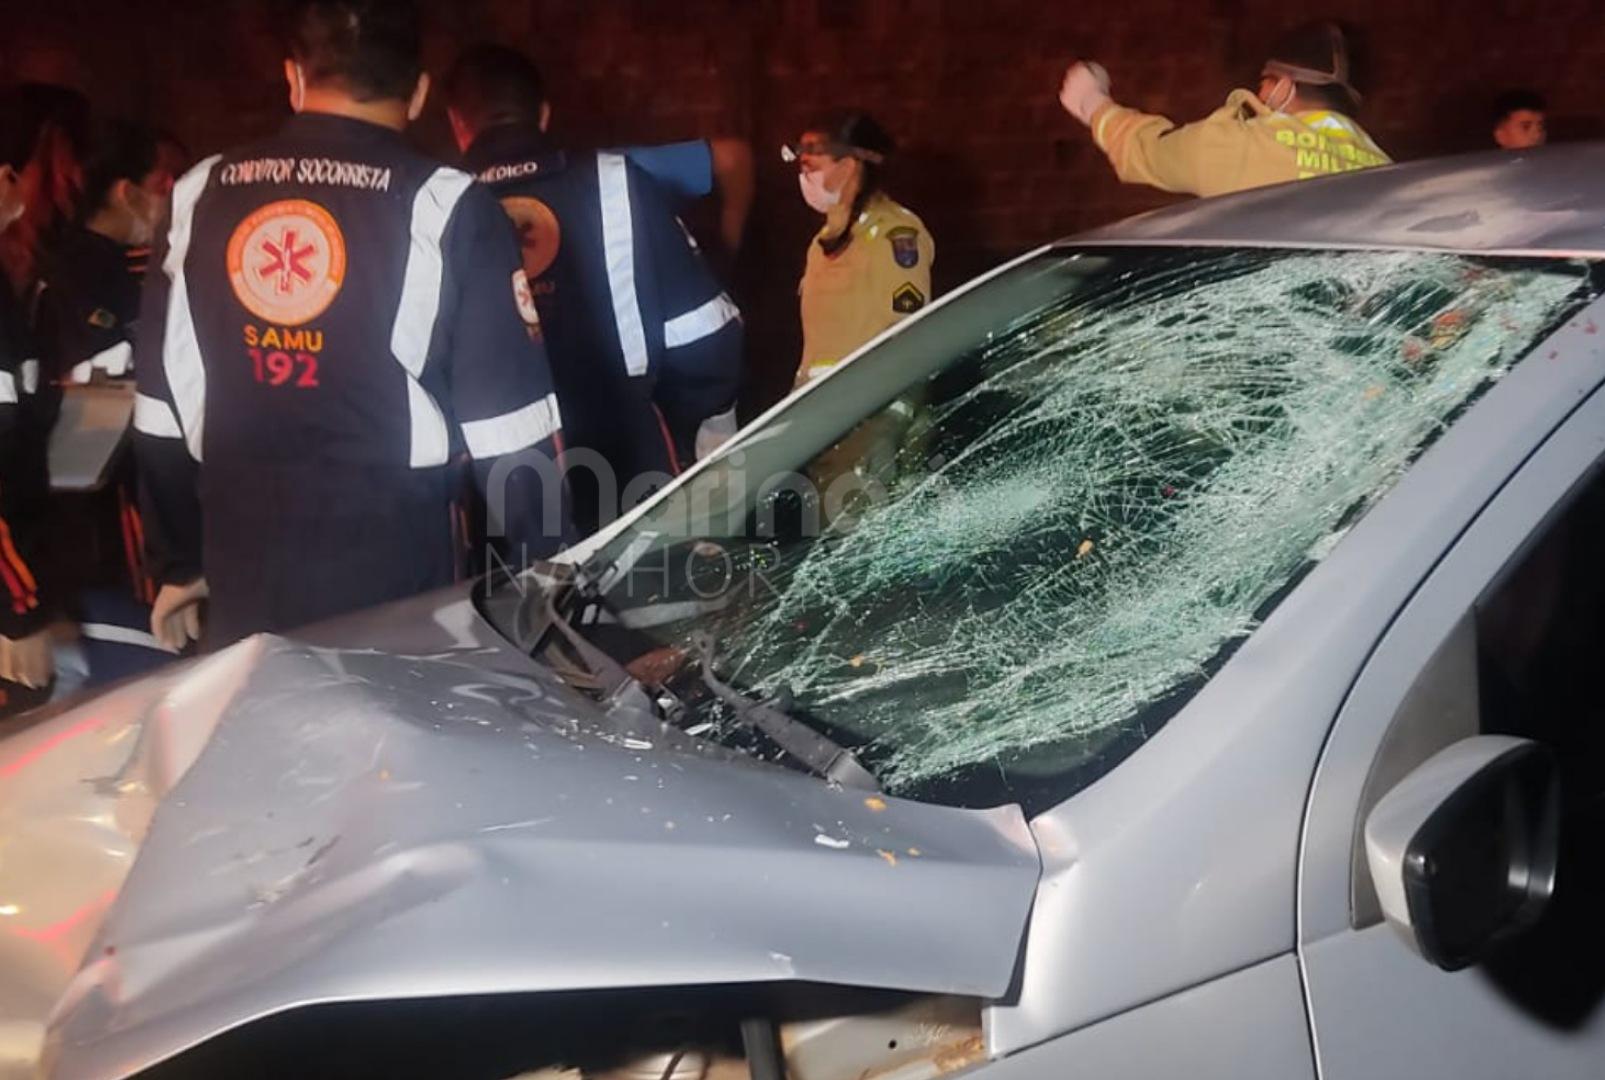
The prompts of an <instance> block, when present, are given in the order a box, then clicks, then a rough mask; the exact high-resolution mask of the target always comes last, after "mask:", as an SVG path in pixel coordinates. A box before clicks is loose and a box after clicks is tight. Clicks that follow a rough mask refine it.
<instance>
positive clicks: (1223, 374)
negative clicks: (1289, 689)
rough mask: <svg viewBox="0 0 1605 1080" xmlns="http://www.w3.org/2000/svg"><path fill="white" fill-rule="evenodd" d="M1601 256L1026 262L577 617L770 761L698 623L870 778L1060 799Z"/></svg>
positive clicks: (800, 421) (921, 336)
mask: <svg viewBox="0 0 1605 1080" xmlns="http://www.w3.org/2000/svg"><path fill="white" fill-rule="evenodd" d="M1589 281H1590V273H1589V266H1588V265H1587V264H1585V263H1582V262H1576V261H1562V260H1516V259H1484V258H1468V257H1459V256H1454V255H1446V254H1421V253H1380V252H1338V253H1330V252H1328V253H1315V252H1270V251H1198V250H1191V251H1181V250H1176V249H1155V250H1142V251H1117V252H1108V251H1098V250H1094V251H1087V252H1081V253H1076V252H1062V251H1061V252H1053V253H1049V254H1046V255H1043V256H1041V257H1039V258H1038V259H1036V260H1034V261H1030V262H1027V263H1025V264H1023V265H1021V266H1019V267H1017V268H1015V269H1014V270H1012V271H1009V272H1008V273H1006V274H1004V275H1002V276H1000V277H999V278H997V279H995V280H994V281H992V282H990V283H988V284H986V285H983V286H982V287H980V288H978V289H976V290H974V291H972V292H970V293H968V294H966V295H964V296H961V297H958V298H956V299H955V300H954V301H953V302H951V303H949V304H948V305H947V306H946V307H945V308H943V309H942V310H941V311H938V312H935V313H933V315H932V316H931V317H929V318H926V319H922V320H919V321H917V322H916V323H914V324H912V325H911V326H909V327H908V328H907V329H906V330H905V332H903V333H902V334H899V335H898V336H896V337H895V338H893V339H891V340H890V341H888V342H887V343H885V344H884V345H882V346H881V347H880V348H878V349H877V350H876V351H875V352H874V353H873V354H871V355H870V356H869V357H868V358H866V360H865V361H864V362H861V363H857V364H854V365H852V366H850V367H848V368H847V369H844V370H843V371H840V372H838V373H837V374H836V375H834V376H833V377H832V378H830V379H829V380H827V381H826V382H824V383H823V384H820V385H818V386H816V387H814V388H813V389H812V390H811V391H810V392H809V393H808V394H807V395H805V396H804V397H803V398H802V399H801V400H799V401H798V402H796V403H795V404H794V405H793V406H792V407H791V408H790V409H788V410H787V411H785V412H782V413H780V414H779V415H777V416H776V417H775V418H774V419H773V420H772V421H771V422H770V423H768V424H767V425H765V426H764V427H763V428H761V429H760V430H758V431H757V432H754V433H753V435H752V437H751V438H750V439H748V440H747V442H746V443H745V445H743V446H742V447H741V448H740V449H739V450H737V451H735V452H732V453H728V454H726V455H724V456H723V457H722V458H720V459H719V460H718V461H717V462H716V463H714V466H713V467H712V468H711V469H709V470H707V471H706V472H704V473H702V474H700V475H699V476H697V477H694V478H693V479H692V480H691V481H690V482H689V483H688V484H685V485H683V486H682V487H681V488H679V489H678V491H677V492H676V493H675V494H674V495H673V496H672V497H670V498H668V499H666V500H665V501H663V502H661V503H659V504H658V505H657V506H656V507H655V508H654V510H653V511H652V512H651V513H649V514H647V515H646V516H645V517H644V518H643V519H641V520H640V521H639V522H638V523H637V524H636V525H635V526H634V527H633V528H630V529H627V530H626V531H625V532H624V533H622V534H621V535H620V536H619V537H618V538H617V539H616V540H615V542H614V543H612V544H611V545H610V546H609V547H607V548H606V549H604V550H603V551H602V552H601V553H600V555H599V556H598V557H597V558H596V559H595V560H593V562H592V564H591V565H592V567H593V568H596V569H598V570H599V571H600V572H602V574H603V577H602V582H603V587H604V589H605V590H606V597H607V600H608V603H609V606H610V609H611V610H610V612H609V613H608V616H607V618H608V620H611V621H612V622H613V623H614V625H612V626H610V627H599V628H596V632H597V634H598V635H599V639H601V638H609V637H610V635H611V638H610V643H609V645H608V647H609V649H610V651H613V652H615V653H616V654H618V655H621V657H625V656H626V654H627V656H634V657H637V658H646V659H647V660H649V661H652V663H649V664H648V666H649V667H651V668H653V669H654V670H656V671H658V672H659V675H658V677H656V678H655V679H654V680H653V681H654V682H656V683H658V684H659V685H661V687H663V688H664V690H665V692H666V693H670V694H672V695H673V696H674V697H675V698H676V699H677V700H678V701H679V702H681V703H682V704H683V706H684V710H685V711H684V712H683V713H682V714H681V715H682V716H683V717H684V722H685V725H686V726H687V727H689V728H690V729H691V730H692V731H693V732H694V733H700V734H704V735H706V736H708V737H711V738H714V739H718V740H720V741H724V742H727V743H729V744H733V745H739V746H742V747H743V748H745V749H748V750H750V751H752V752H754V753H761V754H762V753H767V754H769V755H771V756H776V757H782V756H783V754H781V753H780V752H779V751H778V750H777V749H776V748H775V747H773V746H769V745H767V744H765V743H764V741H763V739H762V738H761V737H760V736H757V735H755V734H754V733H753V732H752V731H751V730H750V728H749V727H748V726H745V725H741V724H738V723H736V722H735V721H736V720H737V719H739V717H737V716H736V715H734V713H733V712H732V706H731V704H730V703H729V702H728V701H727V700H721V699H720V698H718V697H717V696H715V695H712V694H709V693H707V691H706V686H705V681H704V680H702V679H701V678H700V677H699V674H698V672H699V661H700V659H702V653H703V652H705V651H706V650H707V646H706V644H703V645H700V646H699V645H698V644H696V643H697V642H703V643H706V642H708V641H711V642H712V643H713V646H714V647H715V648H716V649H717V654H718V655H717V658H716V660H715V663H716V666H717V668H718V669H719V670H720V671H721V672H722V673H723V674H724V675H725V677H726V679H727V681H728V682H729V683H730V684H731V685H733V686H735V687H738V688H740V690H741V691H742V692H743V693H745V694H748V695H750V696H751V697H753V698H754V699H756V700H762V701H769V702H774V703H776V704H778V705H779V707H781V708H783V709H784V711H785V712H787V713H788V714H789V715H791V716H794V717H797V718H799V719H801V720H802V721H804V722H805V723H807V724H809V725H810V726H811V727H814V728H815V729H816V730H818V731H821V732H824V733H826V734H828V735H829V736H830V737H831V738H833V739H835V740H836V741H837V742H839V743H841V744H843V745H844V746H847V747H849V748H850V749H852V750H853V751H854V752H855V753H856V754H857V756H858V758H859V759H860V760H861V761H863V762H864V764H865V765H866V766H867V767H868V768H869V769H870V770H871V771H872V772H873V773H874V774H875V776H876V778H877V779H878V780H879V782H880V784H881V786H882V787H883V788H884V789H886V790H888V791H891V792H894V793H898V794H905V795H910V796H913V797H918V798H929V799H935V800H939V801H948V802H957V803H962V804H966V805H987V804H996V803H1001V802H1008V801H1020V802H1023V803H1025V804H1026V805H1027V806H1028V808H1029V807H1031V806H1032V805H1033V804H1034V805H1035V806H1037V807H1041V806H1044V805H1048V804H1050V803H1051V802H1053V801H1057V800H1059V799H1062V798H1063V797H1065V796H1067V795H1068V794H1070V793H1072V792H1073V791H1074V790H1077V789H1079V788H1080V787H1082V786H1085V785H1086V784H1087V783H1090V782H1091V781H1092V780H1094V779H1096V778H1097V776H1099V775H1102V773H1103V772H1105V771H1107V770H1108V769H1109V768H1111V767H1112V766H1113V765H1114V764H1115V763H1117V762H1118V761H1119V760H1121V759H1122V758H1123V757H1124V756H1125V755H1126V754H1127V753H1129V752H1130V750H1131V749H1133V748H1134V747H1135V746H1137V745H1139V744H1140V743H1141V742H1142V741H1143V740H1144V739H1145V738H1147V737H1148V736H1149V735H1151V734H1152V733H1153V731H1154V730H1156V729H1157V727H1158V726H1159V725H1160V724H1161V723H1163V721H1164V720H1165V719H1166V718H1168V717H1169V716H1170V715H1172V714H1173V713H1174V712H1175V711H1176V710H1177V709H1179V707H1180V705H1181V704H1182V703H1184V701H1185V700H1186V698H1187V697H1188V696H1190V694H1191V693H1192V692H1193V691H1194V690H1195V689H1196V687H1197V686H1198V685H1199V684H1201V682H1202V681H1203V679H1204V678H1206V677H1207V675H1208V674H1209V673H1210V672H1211V671H1212V670H1213V667H1214V666H1215V665H1217V664H1218V663H1219V662H1220V661H1221V660H1222V659H1223V658H1224V656H1225V655H1226V654H1227V652H1228V651H1229V650H1230V649H1231V648H1232V647H1234V646H1235V645H1236V644H1238V643H1240V642H1241V641H1242V640H1243V639H1244V638H1245V637H1246V636H1247V635H1248V634H1249V633H1250V632H1251V631H1252V630H1253V629H1254V628H1255V626H1256V625H1258V623H1259V622H1260V621H1262V620H1263V619H1264V618H1265V617H1266V616H1267V614H1268V613H1269V611H1270V609H1271V608H1272V607H1273V606H1274V603H1275V601H1276V600H1277V599H1279V597H1280V596H1281V595H1283V594H1285V592H1286V591H1287V589H1288V588H1289V587H1290V585H1291V584H1292V583H1294V582H1295V581H1296V579H1297V577H1298V576H1299V575H1300V574H1301V573H1303V572H1305V571H1306V570H1308V568H1309V567H1311V566H1312V565H1314V563H1315V562H1317V561H1319V559H1320V558H1321V557H1322V556H1323V555H1324V553H1326V552H1327V551H1329V550H1330V549H1331V548H1332V546H1333V545H1334V544H1335V543H1336V542H1337V541H1338V539H1339V538H1340V537H1341V536H1342V535H1343V533H1344V532H1345V531H1346V530H1347V529H1348V528H1350V527H1351V526H1352V525H1353V523H1354V522H1355V521H1356V520H1357V519H1358V517H1359V515H1360V514H1362V513H1363V512H1364V511H1365V509H1366V508H1368V507H1369V506H1371V505H1372V504H1373V503H1375V502H1376V501H1377V500H1378V499H1379V498H1380V497H1381V496H1382V495H1383V494H1384V493H1385V492H1386V491H1387V490H1388V489H1389V488H1390V487H1391V486H1392V484H1393V483H1394V482H1395V481H1396V480H1397V479H1398V477H1399V476H1400V475H1401V474H1402V473H1403V471H1404V470H1405V469H1406V467H1407V466H1408V465H1409V463H1410V462H1411V461H1412V460H1413V459H1414V458H1415V457H1416V456H1417V455H1419V454H1420V453H1421V451H1422V450H1423V449H1424V448H1425V447H1426V446H1427V445H1428V444H1429V443H1431V442H1432V441H1433V439H1434V438H1435V437H1436V436H1437V435H1438V434H1439V433H1440V432H1441V431H1442V430H1443V429H1444V428H1445V427H1446V426H1447V424H1448V423H1449V422H1450V421H1451V420H1452V419H1453V417H1454V416H1455V415H1456V414H1457V412H1458V411H1460V410H1462V409H1463V408H1464V407H1465V406H1466V405H1468V404H1469V403H1470V402H1471V401H1472V400H1474V399H1475V398H1476V397H1477V396H1478V395H1479V394H1480V393H1481V392H1482V391H1484V390H1485V389H1486V388H1487V387H1488V386H1489V385H1490V384H1491V383H1492V382H1493V381H1494V380H1496V379H1498V378H1499V377H1500V376H1501V375H1503V374H1504V373H1506V372H1507V371H1508V370H1509V369H1510V368H1511V366H1512V365H1513V364H1514V363H1516V362H1517V361H1518V360H1519V359H1521V358H1522V356H1523V355H1524V354H1525V353H1526V352H1527V351H1528V350H1529V349H1531V348H1532V347H1533V345H1534V344H1535V342H1536V341H1538V340H1539V339H1540V338H1541V337H1542V336H1543V335H1544V334H1545V333H1546V331H1547V330H1548V329H1550V328H1552V327H1553V326H1554V325H1555V324H1556V322H1557V321H1558V320H1560V319H1562V318H1564V317H1565V316H1567V315H1568V314H1570V313H1571V312H1573V311H1575V310H1576V309H1577V308H1578V307H1579V306H1580V305H1581V304H1582V303H1584V302H1585V301H1586V300H1587V299H1589V298H1590V296H1591V295H1592V290H1591V287H1590V285H1589ZM699 650H700V651H699ZM736 711H738V712H739V709H738V710H736Z"/></svg>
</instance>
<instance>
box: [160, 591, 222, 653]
mask: <svg viewBox="0 0 1605 1080" xmlns="http://www.w3.org/2000/svg"><path fill="white" fill-rule="evenodd" d="M208 595H210V590H208V589H207V587H206V579H205V578H196V579H195V580H194V581H192V582H190V583H189V584H188V585H163V586H162V591H161V592H159V593H157V594H156V604H155V606H154V607H152V608H151V611H150V632H151V633H152V634H153V635H155V637H156V640H157V641H158V642H160V643H161V646H162V648H164V649H171V650H172V651H173V652H179V651H180V650H182V649H183V648H184V646H186V645H188V644H189V643H190V642H191V641H198V640H200V636H201V606H200V605H201V601H202V600H205V599H206V598H207V596H208Z"/></svg>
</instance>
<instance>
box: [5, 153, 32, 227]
mask: <svg viewBox="0 0 1605 1080" xmlns="http://www.w3.org/2000/svg"><path fill="white" fill-rule="evenodd" d="M21 186H22V183H21V181H20V179H19V178H18V176H17V171H16V170H15V169H13V168H12V167H11V166H9V165H6V166H0V233H3V232H5V231H6V230H7V229H9V228H11V226H13V225H15V224H16V223H17V222H18V221H20V220H22V215H23V213H24V212H25V211H26V210H27V209H28V204H27V203H26V202H24V201H23V199H22V193H21V192H20V191H19V190H18V188H20V187H21Z"/></svg>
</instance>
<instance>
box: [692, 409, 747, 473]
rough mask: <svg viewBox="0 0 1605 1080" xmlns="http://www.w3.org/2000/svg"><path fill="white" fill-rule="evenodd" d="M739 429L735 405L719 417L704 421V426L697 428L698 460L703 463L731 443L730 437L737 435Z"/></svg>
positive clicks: (711, 417)
mask: <svg viewBox="0 0 1605 1080" xmlns="http://www.w3.org/2000/svg"><path fill="white" fill-rule="evenodd" d="M738 427H739V425H738V424H737V423H736V407H735V406H734V405H732V406H730V408H729V409H727V410H725V411H724V412H722V413H720V414H719V415H717V416H710V417H708V418H707V419H706V420H704V421H702V426H701V427H699V428H697V460H698V461H701V460H702V459H703V458H705V457H708V456H710V455H711V454H712V453H713V452H714V451H715V450H717V449H719V447H721V446H723V445H724V444H725V443H726V442H728V441H730V437H731V436H732V435H734V434H735V433H736V431H737V429H738Z"/></svg>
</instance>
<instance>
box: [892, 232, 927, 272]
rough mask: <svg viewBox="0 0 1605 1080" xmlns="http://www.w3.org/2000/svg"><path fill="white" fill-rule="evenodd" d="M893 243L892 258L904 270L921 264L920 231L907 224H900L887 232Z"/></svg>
mask: <svg viewBox="0 0 1605 1080" xmlns="http://www.w3.org/2000/svg"><path fill="white" fill-rule="evenodd" d="M886 239H887V240H888V241H890V242H891V245H892V258H893V259H895V260H896V261H897V265H898V266H901V267H902V268H903V269H904V270H912V269H914V267H916V266H918V265H919V264H920V231H919V230H918V229H915V228H911V227H909V226H907V225H903V226H899V227H898V228H895V229H893V230H891V231H890V232H888V233H887V234H886Z"/></svg>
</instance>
